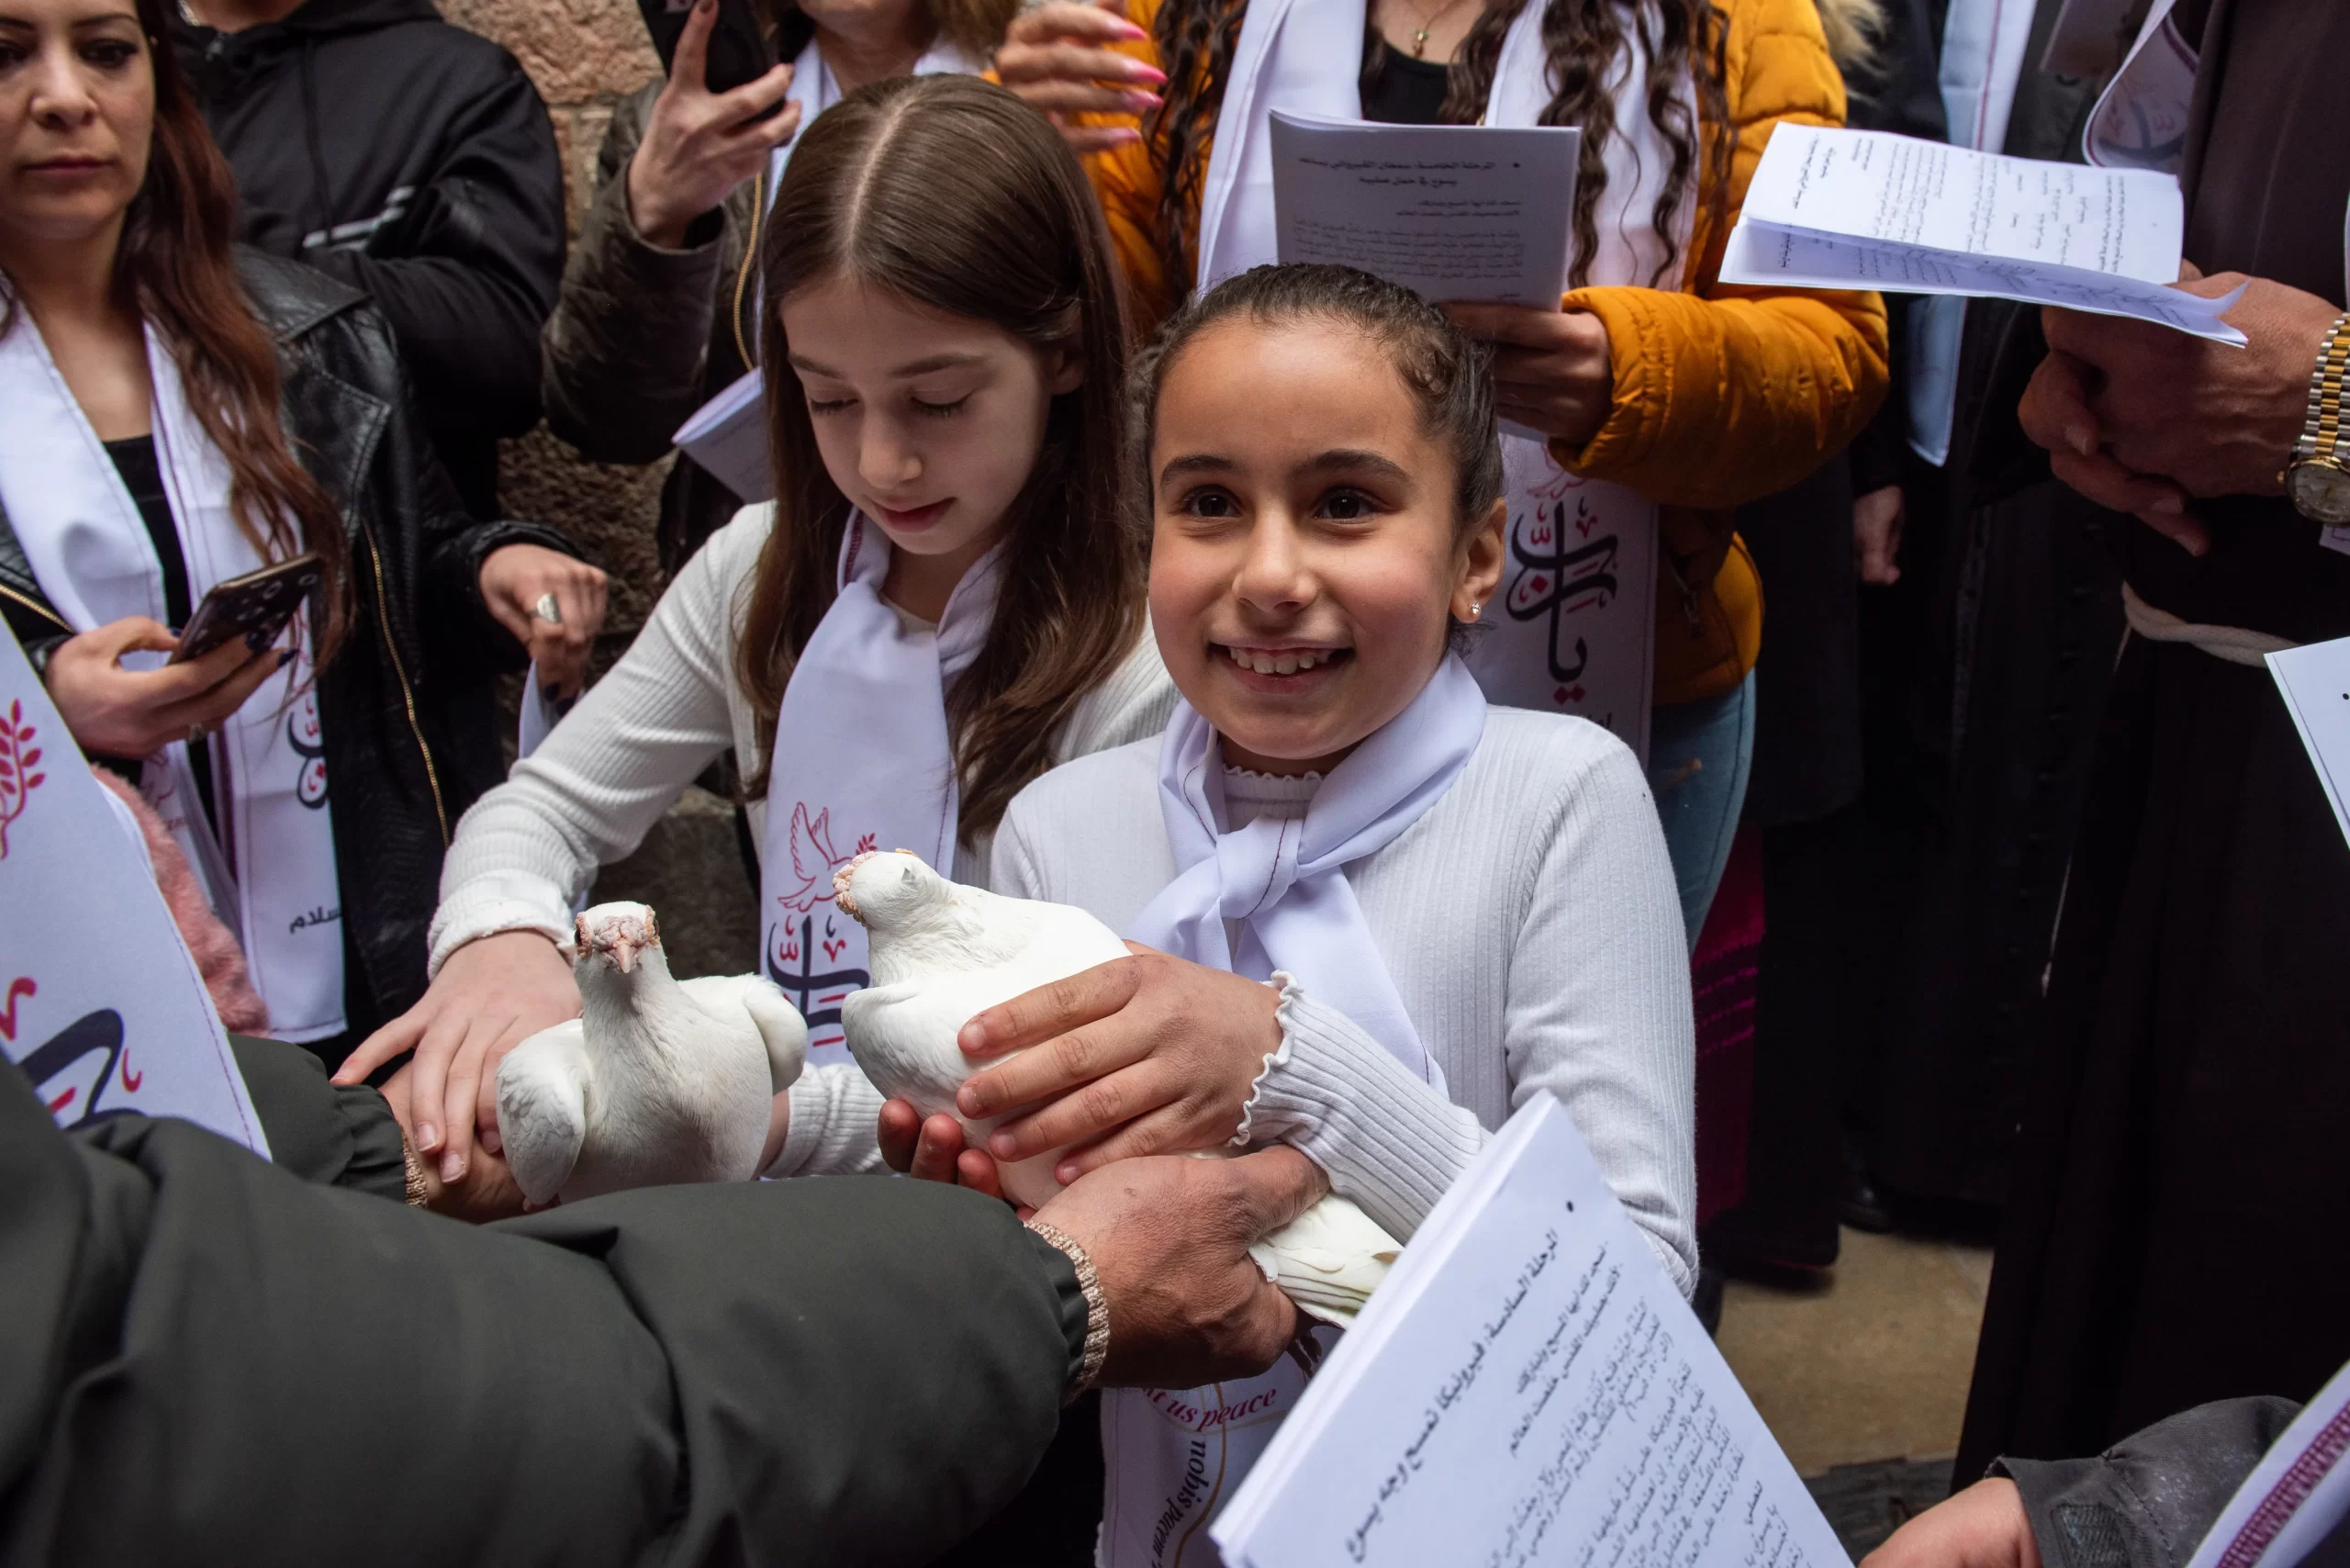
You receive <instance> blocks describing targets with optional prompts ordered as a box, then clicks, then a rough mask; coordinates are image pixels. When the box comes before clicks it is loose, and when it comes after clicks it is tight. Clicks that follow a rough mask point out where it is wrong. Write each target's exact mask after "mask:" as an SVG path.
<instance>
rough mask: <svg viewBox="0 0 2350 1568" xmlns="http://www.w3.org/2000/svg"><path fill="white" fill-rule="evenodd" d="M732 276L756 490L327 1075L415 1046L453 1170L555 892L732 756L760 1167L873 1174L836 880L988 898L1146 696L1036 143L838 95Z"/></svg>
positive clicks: (980, 118) (489, 818) (1074, 243)
mask: <svg viewBox="0 0 2350 1568" xmlns="http://www.w3.org/2000/svg"><path fill="white" fill-rule="evenodd" d="M761 275H762V279H763V283H764V286H765V294H766V298H767V301H768V302H769V303H768V306H767V311H766V317H765V319H764V321H763V323H762V329H761V330H762V335H763V339H764V342H763V350H764V352H763V358H764V360H765V362H766V364H767V365H768V366H769V367H770V369H771V373H772V378H771V380H770V382H769V384H768V401H767V412H768V421H769V431H770V435H771V439H772V449H773V452H774V454H775V465H776V477H777V486H776V490H777V497H776V499H775V501H774V502H772V503H770V504H763V505H759V506H755V507H750V508H747V509H745V510H743V511H742V512H741V513H739V514H738V515H737V516H736V517H735V519H734V521H733V522H731V523H729V524H728V525H727V526H726V527H725V528H723V529H722V530H721V531H720V532H717V533H716V534H714V535H712V536H711V541H710V543H708V544H706V545H704V546H703V548H702V549H701V550H700V551H699V553H697V554H696V555H695V556H694V557H693V559H692V560H691V561H690V562H689V563H688V566H686V568H685V570H684V571H682V572H681V573H680V574H679V575H678V577H677V580H676V581H675V582H674V583H672V584H671V585H670V588H669V590H668V592H667V593H666V595H665V596H664V597H663V599H662V600H661V603H660V605H659V606H658V607H657V608H656V609H655V611H654V615H653V618H652V620H651V622H650V623H649V624H648V625H647V626H646V627H645V629H644V631H643V633H640V634H639V636H638V638H637V640H636V642H635V644H633V645H632V647H631V648H630V650H629V652H628V654H627V655H626V656H625V657H624V658H622V659H621V662H620V664H619V665H618V666H616V667H615V668H614V669H613V670H612V672H611V673H610V675H609V676H607V677H606V678H604V679H603V680H602V681H601V682H599V684H598V685H597V686H596V687H595V688H594V689H592V690H590V691H589V692H588V695H587V696H586V697H585V698H584V699H583V700H581V702H580V705H579V707H578V708H577V709H576V710H575V711H573V712H572V713H571V714H570V715H569V716H568V717H567V718H565V720H564V722H562V723H561V724H560V725H558V726H557V727H556V729H555V730H554V734H552V735H550V736H549V737H548V739H547V741H546V742H545V744H544V745H543V747H542V748H541V749H540V750H539V751H538V752H536V753H535V754H533V755H532V756H531V757H530V759H529V760H527V761H525V762H523V763H522V764H520V766H518V767H516V768H515V770H514V774H513V777H512V778H511V779H510V780H509V782H508V783H507V784H506V785H505V786H504V787H502V788H500V789H498V790H495V791H493V792H492V793H491V794H490V795H489V796H488V797H487V798H486V799H485V800H484V801H482V803H481V804H480V805H479V806H478V807H476V809H475V811H474V812H472V813H471V814H469V815H468V816H467V818H466V819H465V821H464V823H463V824H462V826H461V827H460V829H459V831H458V834H457V839H456V843H455V845H454V846H453V848H452V850H451V854H450V858H449V864H448V868H447V871H446V873H445V875H444V877H443V879H442V904H441V909H440V913H438V914H437V915H436V916H435V917H434V921H433V927H432V955H433V957H432V961H433V967H434V969H435V973H436V979H435V980H434V981H433V985H432V990H431V993H430V994H429V995H428V996H427V997H426V999H425V1001H424V1002H423V1003H422V1004H421V1005H420V1006H419V1007H417V1008H416V1009H415V1010H414V1011H413V1012H411V1013H410V1014H408V1016H407V1017H406V1018H404V1019H402V1020H400V1021H399V1022H398V1023H397V1025H394V1026H392V1027H391V1028H388V1029H386V1030H385V1031H384V1032H383V1033H382V1034H381V1035H379V1036H377V1037H376V1038H375V1039H374V1040H372V1041H370V1042H369V1043H368V1045H367V1046H366V1047H364V1048H363V1049H362V1051H361V1052H360V1053H358V1055H356V1056H354V1057H353V1058H352V1061H351V1063H350V1064H349V1065H348V1066H347V1067H346V1069H345V1076H346V1078H349V1077H355V1076H358V1075H360V1074H363V1073H364V1072H366V1071H369V1070H373V1069H374V1068H375V1067H376V1066H378V1065H380V1064H382V1063H384V1062H386V1061H388V1060H390V1059H391V1058H393V1057H395V1056H397V1055H398V1054H399V1053H400V1052H402V1051H405V1050H408V1049H409V1048H410V1047H414V1048H415V1050H416V1069H415V1074H416V1076H415V1097H416V1104H417V1105H418V1107H419V1110H418V1113H417V1117H418V1121H419V1124H420V1126H419V1128H418V1142H419V1145H420V1147H421V1148H425V1149H427V1150H428V1151H431V1150H438V1151H440V1152H441V1154H442V1165H443V1168H444V1170H446V1171H448V1172H449V1174H450V1176H451V1179H454V1178H455V1176H456V1175H458V1174H460V1173H462V1171H463V1170H464V1165H465V1163H466V1161H467V1159H469V1157H470V1150H471V1148H472V1144H473V1139H474V1127H475V1126H476V1118H477V1117H478V1118H479V1119H480V1120H481V1121H482V1122H483V1124H484V1130H485V1133H486V1134H489V1135H490V1136H491V1137H494V1132H492V1130H491V1129H490V1127H489V1126H487V1124H488V1123H489V1120H490V1118H491V1117H492V1116H494V1114H495V1111H494V1105H495V1099H494V1090H495V1081H496V1067H497V1063H498V1058H500V1057H501V1056H502V1055H503V1054H504V1053H505V1051H506V1050H507V1049H509V1047H512V1046H513V1045H514V1044H515V1043H517V1042H518V1041H520V1039H521V1038H522V1037H523V1036H527V1035H529V1034H531V1033H532V1032H533V1031H535V1030H537V1029H540V1028H543V1027H544V1026H546V1025H550V1024H554V1023H556V1022H558V1021H560V1020H562V1019H564V1018H566V1017H570V1016H572V1015H574V1014H577V1012H578V1011H579V994H578V991H577V989H576V986H575V985H574V983H573V981H572V978H571V970H570V966H569V965H568V964H567V963H566V962H565V959H564V958H563V957H562V956H561V954H560V953H559V952H558V951H557V945H558V944H559V943H561V942H562V941H564V940H565V937H566V935H568V933H569V931H570V926H571V913H570V912H571V907H572V901H573V900H574V899H576V897H578V896H579V895H580V894H581V893H583V892H584V891H585V890H587V889H588V886H589V884H590V883H591V882H592V881H593V880H594V879H595V875H596V870H597V868H598V867H599V865H601V864H603V863H605V862H608V861H611V860H615V859H618V858H620V857H621V856H623V855H626V854H628V853H629V852H631V851H632V850H633V849H634V848H635V847H636V846H637V843H638V842H639V840H641V839H642V838H643V835H644V834H645V832H646V830H647V829H649V828H650V827H651V826H652V824H653V823H655V821H656V820H657V819H658V818H659V817H660V815H661V813H662V812H664V811H665V810H666V808H667V807H668V806H669V804H670V802H672V801H675V800H676V799H677V795H678V793H679V791H681V790H683V789H684V788H685V787H686V786H687V785H688V783H690V782H691V781H692V780H693V779H694V778H695V777H696V776H697V775H699V773H700V772H701V771H702V769H703V768H705V767H708V766H709V765H710V763H711V761H713V760H714V759H716V758H717V757H719V756H722V755H723V754H725V753H726V752H727V751H729V750H730V749H731V750H732V752H733V756H735V758H736V760H737V763H738V766H739V767H740V768H741V771H742V774H743V776H744V778H746V779H748V780H749V781H750V782H749V786H748V789H747V791H746V792H747V794H748V795H749V796H750V801H749V818H750V826H751V831H752V833H753V834H754V836H755V840H756V841H757V843H758V845H759V847H760V860H761V879H760V880H761V886H760V900H759V929H758V935H759V942H760V955H761V956H760V963H761V968H762V969H764V971H765V972H766V973H767V975H768V976H769V977H770V978H771V979H773V980H775V981H776V983H778V985H780V986H782V987H783V988H784V989H785V991H787V992H788V993H789V995H790V997H791V1000H792V1001H793V1002H794V1003H795V1004H797V1005H798V1006H799V1007H800V1011H801V1012H802V1013H803V1014H805V1015H806V1016H807V1019H808V1023H809V1025H810V1029H811V1051H810V1058H811V1063H812V1064H814V1065H812V1066H811V1070H809V1071H808V1072H807V1073H806V1074H805V1075H803V1077H802V1078H801V1080H800V1083H799V1084H797V1085H795V1086H794V1088H793V1089H792V1091H791V1092H790V1093H789V1095H787V1096H779V1097H778V1102H777V1104H778V1120H777V1125H776V1137H775V1139H774V1140H773V1147H772V1148H770V1159H769V1160H768V1162H767V1169H768V1170H770V1171H771V1172H774V1173H792V1172H799V1171H809V1170H844V1169H863V1168H867V1167H869V1166H870V1165H872V1164H873V1163H875V1162H876V1160H877V1159H878V1156H877V1153H876V1144H875V1137H876V1117H877V1114H878V1110H879V1107H880V1097H879V1096H878V1094H876V1093H874V1092H873V1091H872V1090H871V1088H870V1087H869V1086H867V1084H866V1083H865V1081H864V1080H863V1079H862V1078H861V1077H860V1076H859V1075H858V1074H857V1072H856V1069H855V1068H854V1067H853V1066H850V1065H847V1055H846V1052H845V1049H844V1048H842V1047H841V1046H840V1044H839V1042H840V1039H841V1032H840V1025H839V1005H840V999H841V997H842V996H843V995H845V993H846V992H847V991H849V990H851V989H853V988H855V987H856V986H857V985H860V984H862V983H863V980H864V974H863V969H864V959H863V954H864V946H863V938H862V928H861V927H859V926H857V925H856V923H855V922H854V921H852V920H850V919H848V918H847V917H846V916H845V915H843V914H841V913H839V912H838V910H837V908H836V907H835V905H834V902H833V881H832V877H833V871H834V868H836V867H838V866H840V865H842V864H844V863H845V862H846V861H847V860H848V859H849V858H850V857H853V856H855V855H856V852H857V851H858V850H859V849H860V848H871V847H874V846H877V845H878V846H883V847H896V846H901V845H903V846H911V847H914V848H916V849H918V850H919V851H920V852H921V853H922V854H923V856H924V857H926V858H929V859H931V860H933V862H934V863H935V864H937V865H940V866H942V867H946V866H952V867H953V868H955V871H956V874H957V876H958V877H959V878H961V879H964V880H966V881H974V882H976V881H981V880H983V879H984V877H985V874H986V867H987V858H986V857H987V851H988V847H989V845H990V841H991V838H992V835H993V834H994V830H995V826H996V823H997V822H998V821H999V820H1000V819H1001V817H1002V813H1003V809H1004V806H1005V805H1006V803H1007V802H1008V801H1010V800H1011V798H1012V796H1013V794H1014V793H1015V792H1016V791H1017V790H1019V789H1020V788H1021V786H1023V785H1024V784H1025V783H1027V782H1028V781H1029V780H1030V779H1032V778H1035V777H1036V776H1037V775H1039V774H1041V773H1042V772H1044V771H1045V769H1046V768H1047V767H1051V766H1052V765H1053V764H1054V763H1056V762H1059V761H1065V760H1068V759H1069V758H1071V757H1075V756H1083V755H1086V754H1088V753H1091V752H1093V751H1098V750H1101V749H1103V748H1105V747H1109V746H1114V745H1124V744H1125V743H1126V742H1128V741H1132V740H1135V739H1137V738H1139V737H1142V736H1145V735H1148V734H1154V733H1156V732H1157V730H1158V728H1159V727H1160V726H1161V725H1162V724H1163V723H1164V722H1165V721H1166V717H1167V714H1168V711H1169V709H1170V707H1171V706H1172V703H1173V700H1174V699H1173V689H1172V688H1171V687H1170V686H1169V683H1168V680H1167V676H1166V672H1165V670H1164V668H1163V667H1162V666H1161V665H1160V664H1159V661H1158V652H1157V649H1156V647H1155V645H1154V644H1152V643H1151V640H1150V639H1149V637H1148V636H1147V635H1146V634H1145V627H1144V613H1143V552H1142V544H1141V542H1140V539H1139V538H1138V536H1137V535H1136V534H1135V533H1134V532H1131V531H1129V530H1128V529H1126V528H1125V527H1123V526H1121V524H1120V521H1119V502H1120V488H1119V486H1120V478H1121V475H1122V472H1123V459H1122V456H1121V450H1120V446H1121V442H1120V431H1119V422H1118V397H1119V385H1120V379H1121V376H1122V375H1123V374H1124V370H1125V323H1124V320H1123V319H1122V317H1121V314H1120V310H1119V304H1118V291H1117V284H1116V274H1114V272H1113V269H1112V263H1111V260H1110V254H1109V246H1108V242H1107V238H1106V236H1105V235H1104V233H1103V231H1102V218H1101V215H1100V213H1099V211H1098V210H1097V209H1096V207H1095V206H1094V202H1093V197H1092V193H1091V191H1090V190H1089V189H1088V187H1087V185H1086V183H1085V176H1084V174H1083V173H1082V172H1081V171H1080V169H1079V167H1078V164H1077V160H1076V159H1075V158H1074V157H1073V156H1072V155H1071V154H1070V153H1069V150H1068V149H1067V148H1066V147H1064V146H1063V145H1062V144H1061V142H1060V139H1059V138H1058V137H1057V135H1056V134H1055V133H1054V132H1053V130H1052V129H1050V128H1049V127H1048V126H1046V124H1045V123H1044V122H1043V121H1042V120H1040V119H1038V118H1036V117H1035V115H1033V114H1032V113H1030V112H1029V111H1028V110H1027V109H1025V108H1024V107H1023V106H1021V104H1020V102H1019V101H1018V100H1017V99H1016V98H1014V97H1013V96H1012V95H1010V94H1008V93H1006V92H1004V91H1003V90H1002V89H1001V88H999V87H994V86H991V85H989V84H985V83H982V82H979V81H977V80H974V79H972V78H969V77H965V76H931V77H922V78H898V79H896V80H892V81H888V82H882V83H877V84H873V85H871V86H868V87H867V88H865V89H863V90H861V91H859V92H857V93H855V94H852V95H849V96H848V97H847V98H845V99H844V100H843V101H842V102H841V104H840V105H839V106H837V107H836V108H834V109H833V110H831V111H830V112H828V113H827V114H826V115H825V116H824V117H823V118H822V119H821V120H820V121H819V122H817V123H816V124H815V125H814V126H812V127H811V128H810V129H809V130H808V131H807V132H806V134H805V135H804V136H803V137H802V138H801V140H800V147H799V149H798V151H796V152H795V153H794V155H793V157H792V161H791V164H790V168H789V173H788V174H787V175H786V177H785V180H784V183H783V188H782V190H781V191H780V192H779V193H778V196H777V204H776V211H775V219H774V222H773V223H772V224H771V225H770V227H769V229H768V240H767V250H766V252H765V254H764V257H763V263H762V274H761ZM787 1135H788V1136H787ZM493 1147H494V1145H493Z"/></svg>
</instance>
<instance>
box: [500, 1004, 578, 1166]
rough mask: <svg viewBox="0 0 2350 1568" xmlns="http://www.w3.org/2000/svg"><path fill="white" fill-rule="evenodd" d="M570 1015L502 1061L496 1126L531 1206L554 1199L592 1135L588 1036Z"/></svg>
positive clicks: (518, 1047)
mask: <svg viewBox="0 0 2350 1568" xmlns="http://www.w3.org/2000/svg"><path fill="white" fill-rule="evenodd" d="M582 1029H583V1025H581V1023H580V1021H579V1020H578V1019H576V1018H571V1019H566V1020H565V1021H564V1022H563V1023H561V1024H557V1025H554V1027H553V1028H551V1029H542V1030H540V1031H539V1032H538V1033H537V1034H535V1035H532V1036H531V1037H530V1038H528V1039H526V1040H524V1041H523V1042H522V1043H521V1044H520V1045H519V1046H516V1047H514V1048H513V1049H512V1050H510V1051H509V1052H507V1053H506V1058H505V1059H504V1060H503V1061H500V1062H499V1063H498V1133H499V1136H500V1137H502V1138H503V1139H504V1140H505V1145H506V1163H507V1165H508V1166H509V1168H510V1169H511V1170H513V1172H514V1181H515V1184H516V1185H518V1186H520V1188H521V1189H522V1195H523V1196H524V1197H525V1198H528V1199H529V1200H530V1201H531V1202H532V1204H533V1205H537V1206H542V1207H543V1206H544V1205H545V1204H551V1203H553V1202H554V1199H555V1195H556V1194H557V1193H561V1192H562V1191H563V1186H564V1183H565V1182H568V1181H570V1180H571V1172H572V1168H573V1167H574V1166H576V1165H577V1164H578V1162H579V1150H580V1147H581V1145H583V1144H584V1143H585V1142H586V1141H587V1138H588V1093H589V1079H590V1077H591V1075H592V1069H591V1068H590V1067H589V1065H588V1047H587V1039H586V1036H585V1035H584V1034H583V1032H582Z"/></svg>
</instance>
